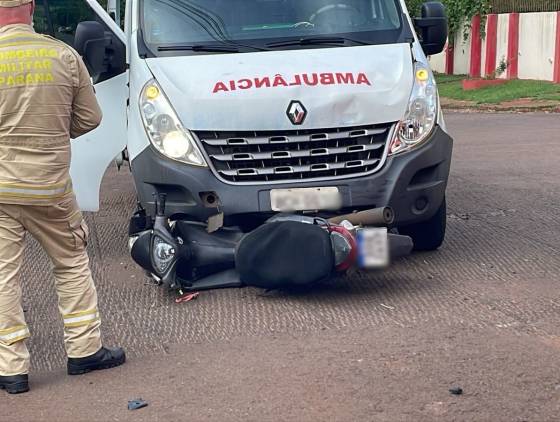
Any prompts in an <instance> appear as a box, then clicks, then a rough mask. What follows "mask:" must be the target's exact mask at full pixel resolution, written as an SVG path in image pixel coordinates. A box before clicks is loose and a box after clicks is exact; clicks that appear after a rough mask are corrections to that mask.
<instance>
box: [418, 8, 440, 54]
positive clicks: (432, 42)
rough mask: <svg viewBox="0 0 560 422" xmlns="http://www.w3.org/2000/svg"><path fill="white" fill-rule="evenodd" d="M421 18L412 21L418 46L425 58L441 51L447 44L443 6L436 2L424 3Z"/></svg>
mask: <svg viewBox="0 0 560 422" xmlns="http://www.w3.org/2000/svg"><path fill="white" fill-rule="evenodd" d="M421 16H422V17H421V18H416V19H414V24H415V26H416V28H417V29H418V35H419V37H420V44H421V45H422V48H423V50H424V53H425V54H426V55H427V56H431V55H433V54H438V53H441V52H442V51H443V48H444V47H445V43H446V42H447V15H446V14H445V8H444V6H443V4H441V3H440V2H437V1H431V2H427V3H424V4H423V5H422V8H421Z"/></svg>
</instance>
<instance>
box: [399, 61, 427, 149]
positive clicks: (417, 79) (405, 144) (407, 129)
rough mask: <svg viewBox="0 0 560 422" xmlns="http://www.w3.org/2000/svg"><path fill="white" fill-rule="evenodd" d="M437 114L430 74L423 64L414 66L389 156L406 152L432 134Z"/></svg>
mask: <svg viewBox="0 0 560 422" xmlns="http://www.w3.org/2000/svg"><path fill="white" fill-rule="evenodd" d="M437 114H438V95H437V89H436V83H435V81H434V77H433V75H432V72H430V70H429V69H428V68H426V67H425V66H424V65H423V64H420V63H416V64H415V65H414V85H413V88H412V93H411V95H410V100H409V102H408V107H407V110H406V114H405V116H404V119H403V120H401V121H400V122H399V124H398V127H397V131H396V132H395V136H394V138H393V140H392V142H391V146H390V148H389V154H390V155H392V154H399V153H401V152H405V151H408V150H410V149H412V148H414V147H416V146H418V145H420V144H421V143H422V142H424V141H425V140H426V139H427V138H428V137H429V136H430V134H431V133H432V131H433V129H434V126H435V124H436V120H437Z"/></svg>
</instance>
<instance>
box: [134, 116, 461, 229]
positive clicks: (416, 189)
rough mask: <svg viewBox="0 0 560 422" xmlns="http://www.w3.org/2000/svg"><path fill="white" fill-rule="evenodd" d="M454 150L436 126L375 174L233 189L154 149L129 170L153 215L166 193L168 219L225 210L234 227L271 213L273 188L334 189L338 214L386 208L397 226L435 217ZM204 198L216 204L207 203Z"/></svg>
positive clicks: (203, 217) (204, 171)
mask: <svg viewBox="0 0 560 422" xmlns="http://www.w3.org/2000/svg"><path fill="white" fill-rule="evenodd" d="M452 149H453V140H452V139H451V137H449V135H448V134H447V133H445V132H444V131H443V129H442V128H441V127H439V126H438V127H436V129H435V130H434V132H433V134H432V135H431V138H430V139H429V140H427V141H426V143H425V144H424V145H422V146H421V147H419V148H417V149H415V150H412V151H410V152H407V153H404V154H400V155H397V156H395V157H389V158H388V159H387V161H386V163H385V165H384V166H383V168H382V169H381V170H379V171H378V172H376V173H374V174H371V175H368V176H360V177H354V178H348V179H342V180H334V181H328V180H326V181H320V182H317V181H313V182H303V183H302V182H298V183H283V184H274V185H269V186H268V185H262V184H261V185H231V184H227V183H224V182H222V181H220V180H218V179H217V178H216V176H215V175H214V174H213V173H212V171H211V170H210V169H209V168H196V167H192V166H189V165H185V164H181V163H178V162H176V161H172V160H169V159H167V158H165V157H163V156H161V155H160V154H159V153H157V152H156V151H154V150H153V149H152V148H146V149H145V150H144V151H143V152H142V153H141V154H140V155H138V156H137V157H136V158H135V159H134V160H133V161H132V172H133V175H134V179H135V182H136V189H137V192H138V197H139V200H140V203H141V204H142V205H143V206H144V208H146V209H147V211H148V213H149V214H151V215H153V214H154V200H153V194H154V193H166V194H167V207H166V215H169V216H171V215H177V214H179V215H181V214H182V215H187V216H189V217H190V218H194V219H196V220H199V221H206V220H207V219H208V218H209V217H210V216H212V215H215V214H217V213H218V212H223V213H224V216H225V218H226V224H228V225H229V224H237V222H238V221H240V220H241V219H245V218H247V217H249V216H255V214H262V215H263V216H265V215H270V214H271V213H272V210H271V205H270V190H271V189H282V188H303V187H323V186H336V187H338V188H339V191H340V192H341V195H342V203H343V208H342V209H341V210H340V212H341V213H347V212H351V211H353V210H360V209H368V208H375V207H382V206H390V207H392V208H393V209H394V211H395V214H396V219H395V225H396V226H402V225H408V224H413V223H416V222H421V221H424V220H427V219H429V218H430V217H432V216H433V215H435V213H436V211H437V210H438V208H439V207H440V205H441V203H442V201H443V198H444V195H445V189H446V186H447V179H448V176H449V169H450V164H451V153H452ZM208 195H211V196H215V197H217V198H218V201H217V202H214V203H212V204H211V203H209V201H208V200H207V198H208ZM218 204H219V205H218Z"/></svg>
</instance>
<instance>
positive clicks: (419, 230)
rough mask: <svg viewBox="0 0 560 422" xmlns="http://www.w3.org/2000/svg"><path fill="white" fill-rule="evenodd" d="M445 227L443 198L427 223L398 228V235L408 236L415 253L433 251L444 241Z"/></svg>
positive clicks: (445, 206) (445, 208) (444, 202)
mask: <svg viewBox="0 0 560 422" xmlns="http://www.w3.org/2000/svg"><path fill="white" fill-rule="evenodd" d="M446 225H447V204H446V200H445V198H444V199H443V203H442V204H441V206H440V207H439V209H438V210H437V212H436V214H435V215H434V216H433V217H432V218H430V219H429V220H427V221H422V222H421V223H417V224H412V225H410V226H405V227H400V228H399V233H400V234H403V235H405V236H410V237H411V238H412V240H413V242H414V250H415V251H435V250H436V249H438V248H439V247H440V246H441V245H442V243H443V241H444V239H445V228H446Z"/></svg>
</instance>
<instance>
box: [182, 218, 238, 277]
mask: <svg viewBox="0 0 560 422" xmlns="http://www.w3.org/2000/svg"><path fill="white" fill-rule="evenodd" d="M173 235H174V236H176V237H178V238H180V239H181V241H182V245H181V246H180V248H181V256H182V257H183V258H182V259H180V260H179V262H178V265H177V277H178V279H179V280H180V282H181V284H182V285H183V286H190V285H191V284H192V283H193V282H195V281H196V280H199V279H201V278H204V277H207V276H209V275H211V274H217V273H220V272H222V271H225V270H228V269H232V268H235V248H236V247H237V243H238V242H239V240H240V239H241V238H242V237H243V233H242V232H241V231H240V230H237V229H224V228H222V229H220V230H218V231H216V232H214V233H211V234H210V233H208V232H207V230H206V226H205V225H203V224H200V223H196V222H189V221H177V222H176V223H175V224H174V227H173Z"/></svg>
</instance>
